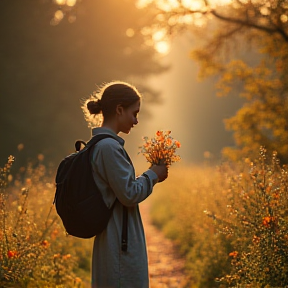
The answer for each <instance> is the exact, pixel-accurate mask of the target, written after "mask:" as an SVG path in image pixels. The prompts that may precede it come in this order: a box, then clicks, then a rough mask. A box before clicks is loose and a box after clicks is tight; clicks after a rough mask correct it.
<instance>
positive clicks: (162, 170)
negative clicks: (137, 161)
mask: <svg viewBox="0 0 288 288" xmlns="http://www.w3.org/2000/svg"><path fill="white" fill-rule="evenodd" d="M150 169H151V170H152V171H154V172H155V173H156V174H157V176H158V179H159V181H158V182H162V181H164V180H165V179H166V178H167V177H168V167H167V166H166V165H165V164H159V165H152V166H151V167H150Z"/></svg>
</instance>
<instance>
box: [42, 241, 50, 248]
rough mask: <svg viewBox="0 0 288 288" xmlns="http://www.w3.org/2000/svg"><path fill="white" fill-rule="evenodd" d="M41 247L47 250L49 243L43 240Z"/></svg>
mask: <svg viewBox="0 0 288 288" xmlns="http://www.w3.org/2000/svg"><path fill="white" fill-rule="evenodd" d="M41 245H42V246H43V247H44V248H48V247H49V245H50V243H49V242H48V241H47V240H43V241H42V242H41Z"/></svg>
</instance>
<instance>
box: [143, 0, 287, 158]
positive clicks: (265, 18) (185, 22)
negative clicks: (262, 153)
mask: <svg viewBox="0 0 288 288" xmlns="http://www.w3.org/2000/svg"><path fill="white" fill-rule="evenodd" d="M146 2H147V1H146ZM219 2H220V1H219ZM222 2H223V3H224V1H222ZM149 3H150V4H149V5H148V7H149V9H150V10H152V11H154V13H155V18H154V19H155V22H154V24H153V25H150V26H149V28H150V34H149V35H150V36H151V37H152V38H153V35H155V33H156V31H161V32H162V39H161V40H162V41H163V40H165V39H167V37H170V38H171V37H173V36H174V35H177V34H178V33H181V32H182V31H187V30H188V29H192V32H193V33H194V35H197V36H198V37H199V47H200V48H198V49H196V50H194V51H192V53H191V56H192V58H193V59H195V60H196V61H198V62H199V63H200V73H199V76H200V77H202V78H203V77H208V76H217V77H218V79H219V82H218V85H217V88H218V92H219V93H218V95H220V96H223V95H228V94H231V95H233V94H234V95H235V92H238V93H239V96H240V97H243V98H244V99H245V103H244V105H243V107H242V108H241V109H240V110H239V111H238V112H237V114H236V115H235V116H234V117H232V118H231V119H227V120H225V124H226V128H227V129H229V130H232V131H234V139H235V147H226V148H225V149H223V153H224V155H226V156H229V157H230V158H233V159H235V160H236V159H239V158H240V157H243V156H245V157H249V156H253V155H255V153H258V150H259V146H261V145H265V146H266V148H267V149H273V150H277V151H278V153H279V157H280V159H281V160H282V161H284V162H286V163H287V162H288V144H287V136H288V117H287V115H288V113H287V112H288V100H287V98H288V73H287V72H288V13H287V8H288V1H287V0H268V1H264V0H263V1H262V0H231V1H226V4H225V5H224V4H222V5H220V4H218V5H216V4H213V2H212V1H208V0H203V1H197V2H196V1H185V0H182V1H181V0H179V1H149ZM214 3H215V1H214ZM154 38H155V37H154ZM249 50H250V51H249ZM248 51H249V52H248ZM251 51H252V52H251ZM255 51H257V53H255ZM247 52H248V53H247ZM247 54H249V56H250V57H247ZM236 56H237V57H239V58H240V60H238V61H237V60H235V57H236Z"/></svg>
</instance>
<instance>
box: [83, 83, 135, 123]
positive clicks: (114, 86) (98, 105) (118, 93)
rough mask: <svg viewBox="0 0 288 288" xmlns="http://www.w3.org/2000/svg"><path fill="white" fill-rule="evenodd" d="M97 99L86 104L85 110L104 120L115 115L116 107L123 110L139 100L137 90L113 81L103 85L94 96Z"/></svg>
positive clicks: (126, 84) (129, 85)
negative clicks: (101, 115)
mask: <svg viewBox="0 0 288 288" xmlns="http://www.w3.org/2000/svg"><path fill="white" fill-rule="evenodd" d="M96 97H97V98H98V99H95V100H90V101H89V102H87V104H86V105H87V109H88V110H89V112H90V114H95V115H97V114H100V113H101V112H102V114H103V117H104V118H108V117H111V116H113V115H114V114H115V113H116V107H117V105H121V106H122V107H124V108H127V107H129V106H130V105H132V104H134V103H135V102H137V101H139V100H140V98H141V95H140V93H139V92H138V90H137V89H136V88H135V87H134V86H132V85H131V84H128V83H126V82H121V81H113V82H110V83H108V84H106V85H104V86H103V87H102V88H101V89H100V91H99V92H98V93H97V94H96Z"/></svg>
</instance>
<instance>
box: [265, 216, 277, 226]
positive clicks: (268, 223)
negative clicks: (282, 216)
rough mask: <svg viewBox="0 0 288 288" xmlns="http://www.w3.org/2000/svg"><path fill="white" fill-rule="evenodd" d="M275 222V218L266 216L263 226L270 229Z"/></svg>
mask: <svg viewBox="0 0 288 288" xmlns="http://www.w3.org/2000/svg"><path fill="white" fill-rule="evenodd" d="M274 221H275V218H274V217H270V216H266V217H264V218H263V222H262V223H263V225H264V226H266V227H268V226H269V225H270V224H271V223H272V222H274Z"/></svg>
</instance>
